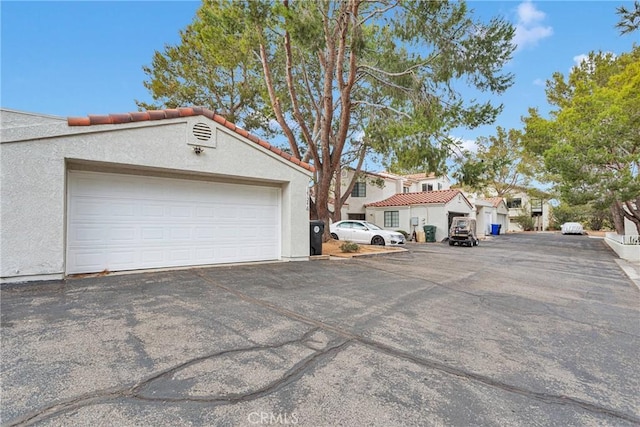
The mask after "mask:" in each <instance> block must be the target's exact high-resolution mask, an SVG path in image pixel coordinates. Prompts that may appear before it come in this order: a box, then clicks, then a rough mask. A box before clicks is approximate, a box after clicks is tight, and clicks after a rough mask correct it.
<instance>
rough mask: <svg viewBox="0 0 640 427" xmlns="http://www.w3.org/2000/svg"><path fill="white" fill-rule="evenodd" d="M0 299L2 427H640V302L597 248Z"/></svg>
mask: <svg viewBox="0 0 640 427" xmlns="http://www.w3.org/2000/svg"><path fill="white" fill-rule="evenodd" d="M407 247H408V249H409V251H408V252H403V253H395V254H390V255H384V256H377V257H367V258H357V259H352V260H336V261H333V260H332V261H317V262H291V263H271V264H260V265H244V266H224V267H214V268H195V269H187V270H179V271H167V272H159V273H144V274H129V275H109V276H105V277H97V278H84V279H73V280H66V281H60V282H48V283H40V284H29V285H20V286H18V285H15V286H5V287H3V288H2V292H1V301H0V303H1V307H0V308H1V315H2V373H1V380H2V402H1V405H2V406H1V412H0V415H1V416H2V424H3V425H7V426H14V425H15V426H18V425H19V426H23V425H44V426H49V425H51V426H53V425H65V426H73V425H78V426H84V425H92V426H101V425H105V426H107V425H109V426H112V425H118V426H129V425H131V426H133V425H137V426H140V425H142V426H146V425H148V426H169V425H171V426H182V425H193V426H205V425H206V426H237V425H246V426H252V425H300V426H339V425H342V426H360V425H371V426H389V425H409V426H411V425H415V426H497V425H499V426H551V425H562V426H585V425H586V426H588V425H594V426H595V425H597V426H607V425H610V426H625V425H640V403H639V399H638V397H637V396H638V395H640V369H639V368H638V362H639V360H638V354H640V291H639V290H638V288H637V287H636V286H635V285H634V284H633V282H631V281H630V280H629V279H628V278H627V277H626V276H625V275H624V273H623V272H622V270H621V269H620V268H619V267H618V265H617V264H616V263H615V255H614V254H613V253H612V252H611V251H610V250H609V249H607V247H606V246H605V245H604V243H603V242H602V240H599V239H591V238H588V237H587V236H561V235H558V234H542V233H541V234H512V235H505V236H495V237H494V238H492V239H491V240H487V241H483V242H482V243H481V244H480V246H479V247H474V248H466V247H457V246H456V247H450V246H448V245H444V244H439V243H437V244H434V243H431V244H411V245H408V246H407Z"/></svg>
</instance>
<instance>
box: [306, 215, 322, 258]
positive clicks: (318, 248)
mask: <svg viewBox="0 0 640 427" xmlns="http://www.w3.org/2000/svg"><path fill="white" fill-rule="evenodd" d="M309 225H310V227H309V243H310V244H311V251H310V253H311V255H322V234H324V221H321V220H313V221H310V223H309Z"/></svg>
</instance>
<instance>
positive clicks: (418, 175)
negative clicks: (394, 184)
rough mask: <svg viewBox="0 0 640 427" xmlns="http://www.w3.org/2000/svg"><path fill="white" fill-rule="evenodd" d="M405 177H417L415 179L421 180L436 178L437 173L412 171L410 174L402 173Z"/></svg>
mask: <svg viewBox="0 0 640 427" xmlns="http://www.w3.org/2000/svg"><path fill="white" fill-rule="evenodd" d="M402 176H403V177H404V178H409V179H415V180H419V179H433V178H436V174H435V173H433V172H430V173H428V174H427V173H424V172H423V173H412V174H409V175H402Z"/></svg>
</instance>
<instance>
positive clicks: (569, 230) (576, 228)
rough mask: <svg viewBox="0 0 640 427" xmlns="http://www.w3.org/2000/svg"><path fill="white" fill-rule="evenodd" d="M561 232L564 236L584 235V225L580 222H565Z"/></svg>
mask: <svg viewBox="0 0 640 427" xmlns="http://www.w3.org/2000/svg"><path fill="white" fill-rule="evenodd" d="M560 231H562V234H584V230H583V228H582V224H580V223H579V222H565V223H564V224H562V228H561V229H560Z"/></svg>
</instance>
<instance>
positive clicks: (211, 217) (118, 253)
mask: <svg viewBox="0 0 640 427" xmlns="http://www.w3.org/2000/svg"><path fill="white" fill-rule="evenodd" d="M68 182H69V203H68V215H67V217H68V220H69V224H68V242H67V248H68V254H67V274H75V273H90V272H96V271H105V270H106V271H120V270H137V269H146V268H157V267H179V266H189V265H203V264H219V263H233V262H246V261H264V260H275V259H278V258H279V257H280V239H279V236H280V224H279V218H280V194H279V190H278V188H270V187H261V186H251V185H240V184H226V183H216V182H206V181H193V180H182V179H168V178H157V177H145V176H134V175H124V174H106V173H92V172H80V171H69V181H68Z"/></svg>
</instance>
